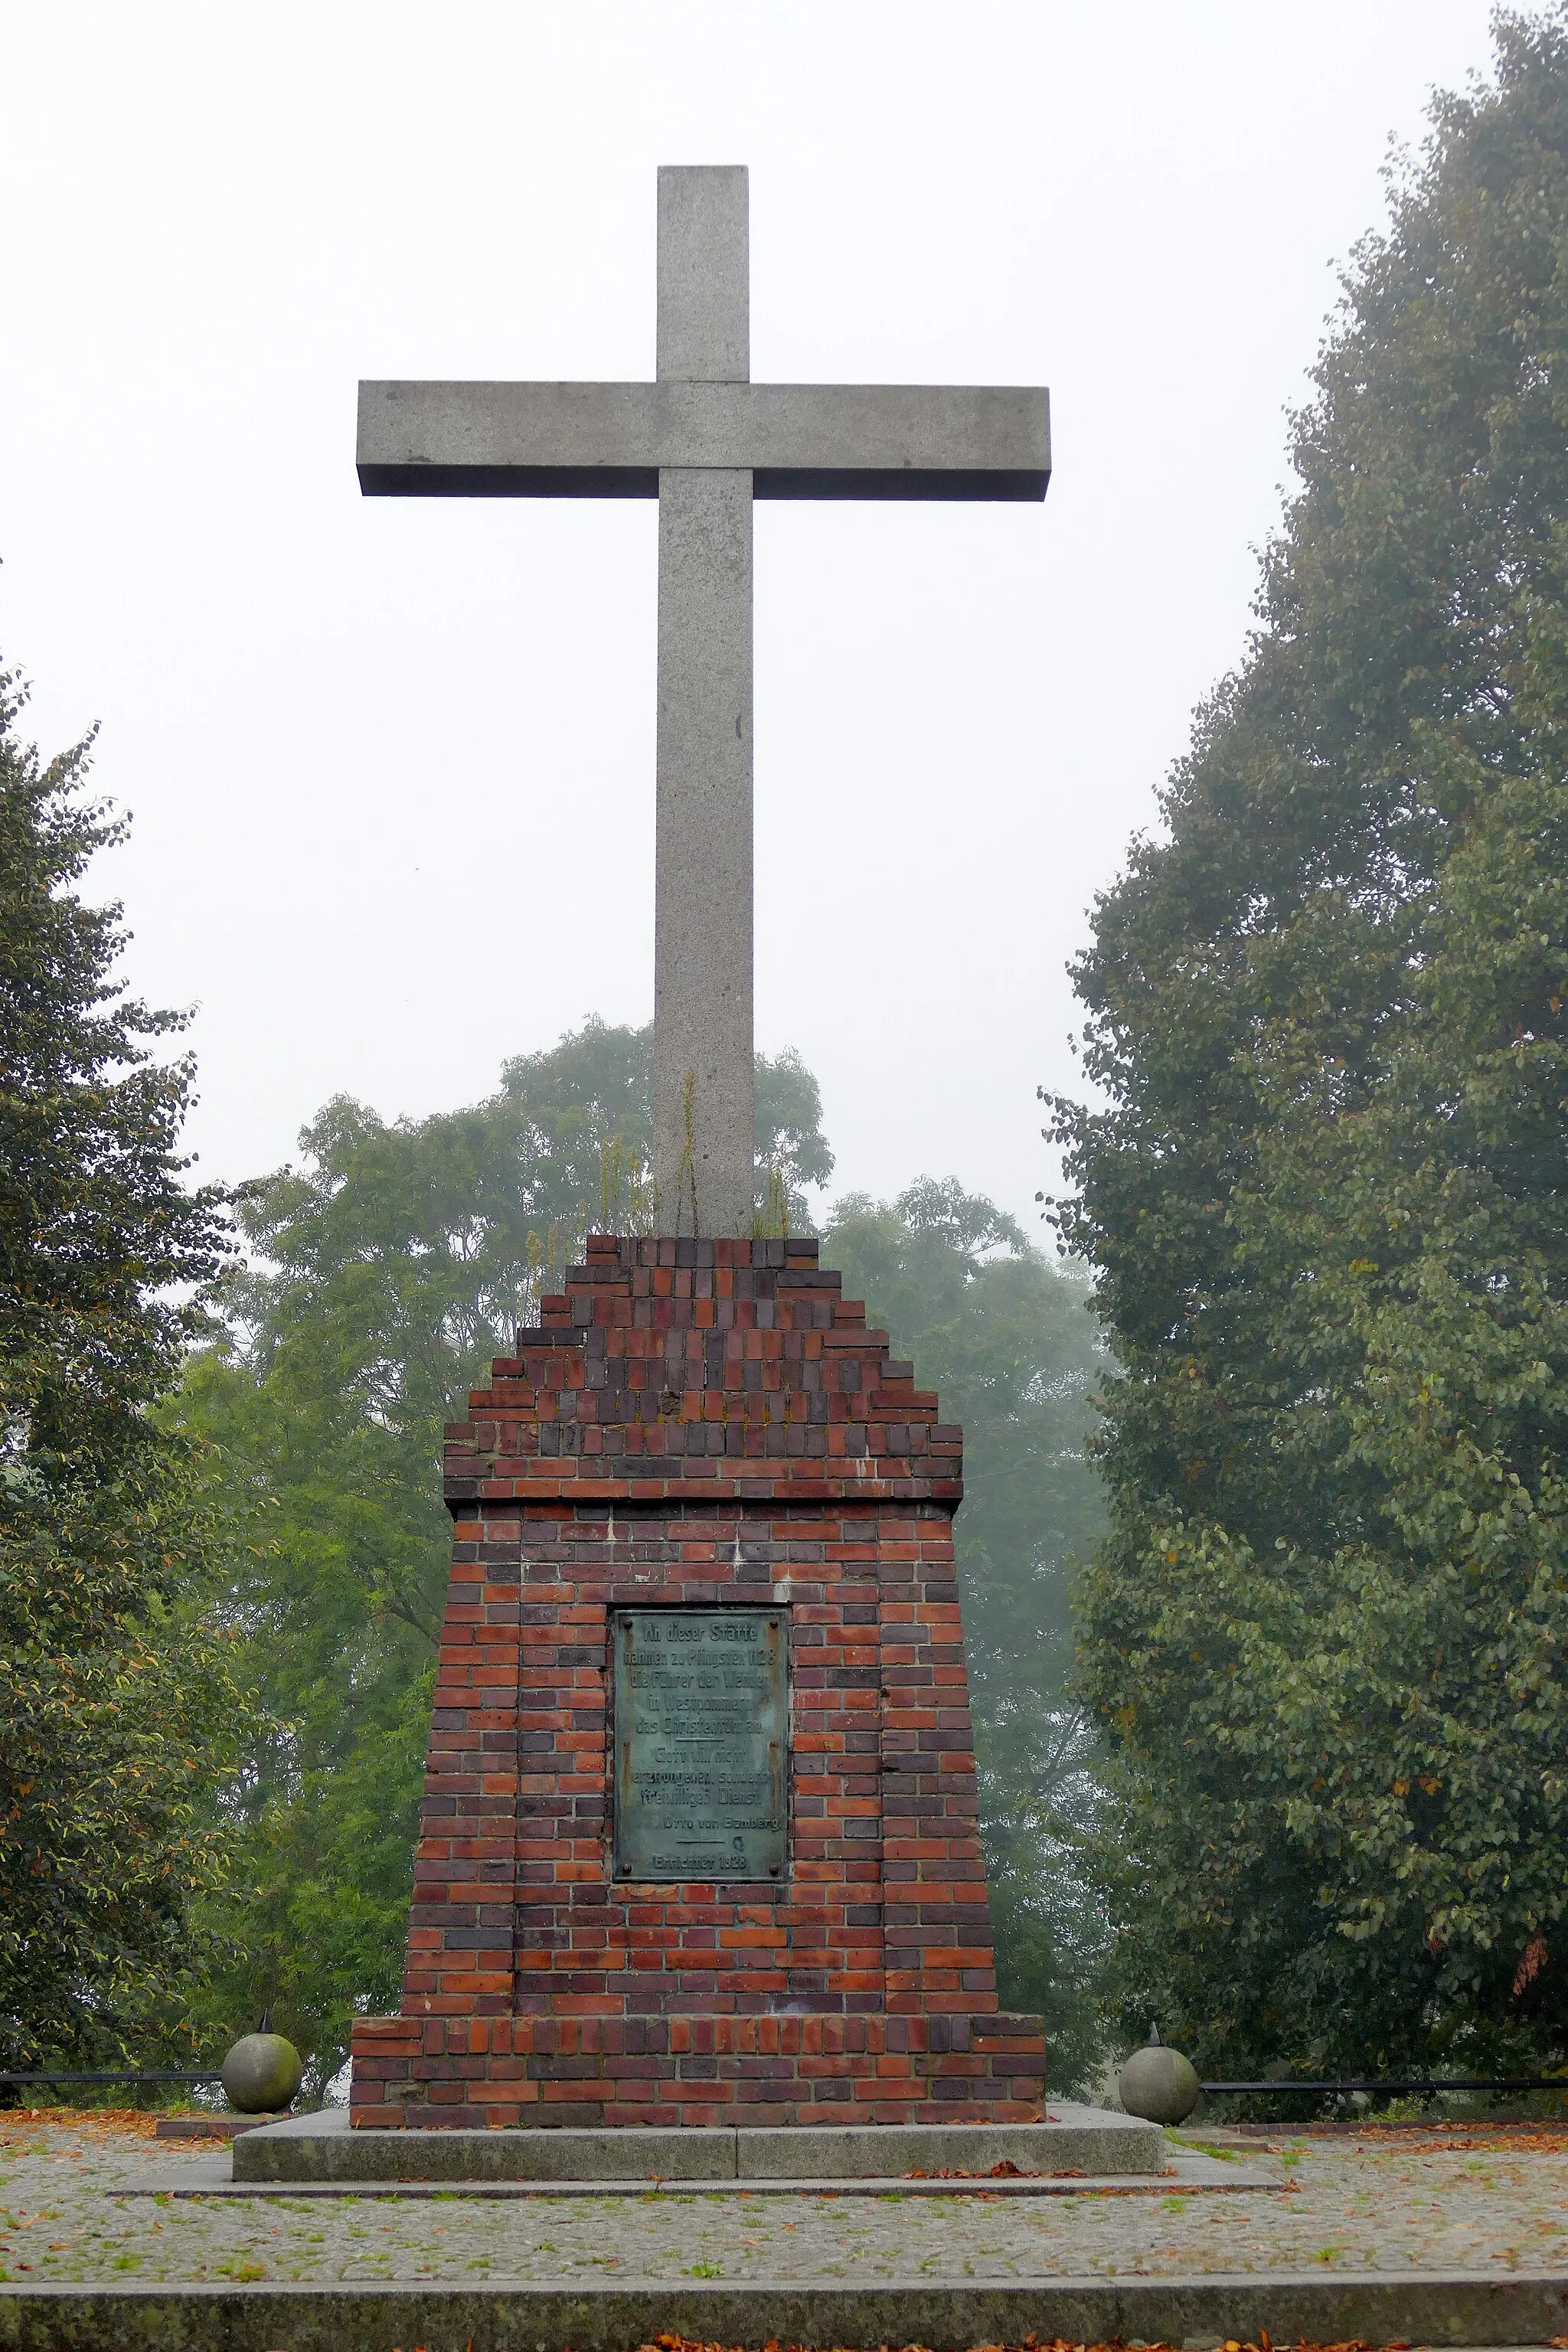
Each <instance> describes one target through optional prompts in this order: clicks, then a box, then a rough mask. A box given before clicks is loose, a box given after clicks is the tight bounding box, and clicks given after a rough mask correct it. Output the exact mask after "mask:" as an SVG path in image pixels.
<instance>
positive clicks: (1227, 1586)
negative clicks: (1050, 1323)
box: [1058, 8, 1568, 2073]
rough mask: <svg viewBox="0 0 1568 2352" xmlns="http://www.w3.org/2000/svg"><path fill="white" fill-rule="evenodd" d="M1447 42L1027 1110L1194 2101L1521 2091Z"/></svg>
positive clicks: (1518, 1226)
mask: <svg viewBox="0 0 1568 2352" xmlns="http://www.w3.org/2000/svg"><path fill="white" fill-rule="evenodd" d="M1497 39H1498V69H1497V78H1496V82H1495V85H1494V86H1491V87H1487V88H1480V87H1478V88H1477V89H1474V90H1473V91H1472V92H1471V94H1470V95H1469V96H1468V97H1465V98H1462V99H1460V98H1447V99H1444V100H1440V101H1439V102H1438V104H1437V105H1436V110H1435V113H1434V118H1433V130H1432V134H1431V138H1430V141H1429V143H1428V145H1427V148H1426V151H1425V153H1424V155H1423V156H1422V157H1421V158H1420V159H1418V161H1417V162H1416V163H1414V164H1412V165H1409V166H1406V167H1405V169H1404V171H1403V173H1402V174H1401V175H1399V176H1398V177H1397V178H1396V180H1395V182H1394V188H1393V198H1394V205H1393V215H1392V222H1391V226H1390V227H1389V229H1388V231H1387V233H1386V235H1384V236H1377V237H1373V238H1369V239H1368V240H1367V241H1366V242H1365V243H1364V244H1363V246H1362V247H1360V248H1359V249H1358V251H1357V254H1356V256H1355V257H1354V264H1353V268H1352V271H1351V273H1350V275H1349V277H1348V279H1347V281H1346V290H1345V298H1344V303H1343V308H1342V313H1341V315H1340V317H1339V319H1338V320H1337V322H1336V324H1335V326H1334V328H1333V331H1332V332H1331V336H1330V338H1329V340H1328V341H1327V342H1326V344H1325V347H1324V349H1323V352H1322V354H1321V359H1320V362H1319V365H1318V368H1317V373H1316V396H1315V397H1314V399H1313V400H1312V402H1311V404H1310V405H1309V406H1308V407H1307V408H1306V409H1305V410H1304V411H1303V412H1302V413H1301V414H1300V415H1299V416H1298V417H1297V418H1296V419H1295V421H1294V439H1293V457H1294V462H1295V467H1296V470H1297V473H1298V475H1299V478H1300V492H1299V494H1298V495H1297V496H1296V497H1295V498H1294V499H1293V500H1292V502H1291V503H1290V505H1289V509H1288V510H1287V515H1286V519H1285V522H1284V525H1283V528H1282V530H1281V531H1280V533H1279V536H1278V538H1277V539H1276V541H1274V543H1273V544H1272V546H1271V547H1270V548H1269V550H1268V554H1267V557H1266V560H1265V563H1264V569H1263V580H1262V587H1261V591H1260V596H1259V602H1258V630H1257V633H1256V635H1255V637H1254V639H1253V643H1252V646H1251V649H1250V652H1249V655H1248V656H1247V661H1246V663H1245V665H1244V667H1242V668H1241V669H1240V671H1239V672H1238V673H1237V675H1236V676H1235V677H1232V678H1231V679H1229V680H1228V681H1227V682H1226V684H1225V686H1224V687H1222V688H1221V689H1220V691H1219V692H1218V694H1217V695H1216V696H1215V699H1214V701H1213V702H1212V704H1211V705H1210V706H1209V707H1208V708H1207V709H1205V711H1204V712H1203V713H1202V714H1201V716H1200V719H1199V723H1198V726H1197V729H1196V732H1195V736H1194V743H1193V747H1192V750H1191V752H1190V755H1189V756H1188V757H1187V758H1186V759H1185V761H1183V762H1182V763H1181V765H1180V766H1179V767H1178V768H1177V769H1176V771H1175V772H1174V773H1173V778H1172V781H1171V783H1170V785H1169V788H1168V790H1167V793H1166V795H1165V803H1164V813H1165V817H1166V822H1167V826H1168V833H1167V835H1165V837H1163V838H1161V839H1159V840H1156V841H1149V842H1145V843H1142V845H1139V846H1138V848H1137V849H1136V851H1135V853H1134V856H1133V857H1132V860H1131V866H1130V867H1129V870H1128V872H1127V874H1126V876H1125V877H1124V879H1123V880H1122V881H1121V883H1120V884H1119V885H1118V886H1117V887H1116V888H1115V889H1113V890H1112V891H1111V892H1110V894H1109V895H1108V896H1107V897H1106V898H1104V899H1103V900H1102V901H1101V903H1100V907H1099V909H1098V915H1097V921H1096V926H1095V935H1094V943H1093V945H1092V947H1091V949H1090V950H1089V953H1088V954H1087V955H1086V957H1085V958H1084V960H1083V962H1082V964H1081V967H1080V970H1079V987H1080V991H1081V993H1082V996H1083V998H1084V1001H1085V1003H1086V1004H1087V1007H1088V1013H1089V1019H1088V1026H1087V1030H1086V1036H1085V1055H1086V1063H1087V1067H1088V1071H1089V1076H1091V1078H1092V1079H1093V1080H1094V1081H1095V1082H1096V1084H1097V1086H1098V1087H1099V1088H1100V1103H1101V1105H1102V1107H1100V1108H1092V1109H1084V1108H1072V1107H1071V1106H1066V1105H1064V1106H1060V1107H1058V1118H1059V1125H1060V1130H1061V1132H1062V1134H1063V1137H1064V1139H1065V1140H1066V1143H1067V1147H1068V1152H1067V1162H1068V1172H1069V1175H1070V1176H1071V1177H1072V1178H1073V1179H1074V1180H1076V1184H1077V1187H1078V1196H1077V1200H1076V1202H1075V1204H1073V1205H1072V1206H1070V1207H1069V1208H1068V1209H1067V1210H1066V1211H1064V1212H1063V1213H1062V1223H1063V1227H1064V1230H1065V1232H1066V1234H1067V1235H1068V1238H1069V1240H1070V1241H1071V1242H1072V1243H1073V1244H1074V1245H1075V1247H1076V1248H1078V1249H1079V1251H1080V1252H1081V1253H1082V1254H1083V1255H1085V1256H1086V1257H1087V1258H1088V1259H1089V1260H1090V1261H1091V1262H1092V1263H1093V1264H1094V1265H1096V1266H1097V1267H1098V1269H1099V1271H1100V1300H1101V1304H1102V1307H1103V1311H1104V1313H1105V1316H1106V1318H1107V1319H1108V1323H1109V1327H1110V1334H1111V1337H1112V1340H1113V1344H1114V1349H1115V1353H1116V1356H1117V1358H1118V1360H1119V1370H1118V1374H1117V1377H1116V1378H1115V1379H1114V1380H1113V1381H1110V1383H1109V1384H1108V1386H1107V1390H1106V1420H1105V1424H1104V1433H1103V1445H1102V1451H1103V1456H1104V1464H1105V1468H1106V1471H1107V1473H1108V1476H1109V1483H1110V1503H1111V1516H1112V1522H1113V1527H1112V1533H1111V1535H1110V1538H1109V1540H1108V1541H1107V1542H1106V1544H1105V1545H1104V1546H1103V1548H1102V1549H1101V1550H1100V1554H1099V1556H1098V1559H1097V1563H1096V1566H1095V1568H1094V1570H1093V1572H1092V1575H1091V1576H1090V1577H1089V1580H1088V1583H1087V1591H1086V1603H1085V1614H1084V1621H1083V1640H1084V1650H1085V1668H1084V1686H1085V1688H1086V1691H1087V1694H1088V1696H1089V1698H1090V1700H1091V1701H1092V1703H1093V1705H1094V1706H1095V1707H1096V1708H1097V1709H1098V1710H1099V1711H1100V1714H1101V1716H1102V1717H1103V1719H1104V1721H1105V1722H1106V1724H1107V1725H1108V1726H1109V1727H1110V1728H1111V1729H1112V1731H1113V1733H1114V1734H1115V1736H1116V1738H1117V1740H1118V1742H1119V1747H1118V1764H1117V1773H1116V1789H1117V1807H1116V1822H1117V1830H1118V1835H1119V1841H1120V1848H1121V1853H1122V1856H1123V1857H1124V1858H1123V1860H1122V1862H1121V1864H1120V1866H1119V1867H1117V1868H1116V1870H1115V1872H1114V1880H1115V1886H1114V1892H1115V1900H1116V1903H1117V1906H1118V1908H1119V1912H1120V1916H1121V1925H1122V1928H1123V1935H1122V1940H1121V1966H1122V1982H1123V1988H1124V1992H1125V1998H1126V2004H1127V2018H1126V2021H1127V2022H1128V2024H1129V2025H1136V2026H1137V2027H1138V2028H1140V2029H1142V2028H1144V2027H1146V2022H1147V2019H1148V2017H1149V2015H1150V2014H1151V2013H1155V2014H1157V2015H1158V2017H1159V2020H1160V2022H1161V2025H1162V2028H1163V2030H1166V2031H1168V2032H1170V2033H1172V2034H1173V2035H1174V2036H1179V2037H1180V2038H1182V2039H1183V2040H1184V2041H1185V2042H1188V2043H1189V2044H1190V2046H1191V2047H1192V2049H1193V2052H1194V2056H1196V2057H1197V2058H1198V2060H1199V2062H1200V2063H1202V2064H1205V2065H1206V2066H1211V2067H1214V2068H1225V2069H1226V2070H1230V2069H1236V2070H1240V2071H1246V2072H1249V2073H1250V2072H1254V2071H1257V2070H1259V2069H1263V2068H1266V2067H1269V2066H1279V2065H1285V2066H1292V2067H1295V2068H1297V2069H1299V2070H1300V2071H1314V2070H1317V2069H1319V2068H1341V2067H1343V2068H1363V2067H1365V2068H1384V2069H1401V2068H1409V2067H1413V2066H1424V2065H1427V2064H1434V2065H1437V2066H1444V2065H1447V2066H1450V2067H1451V2066H1455V2065H1458V2066H1459V2067H1461V2068H1468V2067H1470V2066H1472V2065H1473V2066H1478V2067H1481V2066H1490V2065H1495V2064H1503V2065H1507V2064H1510V2063H1513V2064H1519V2063H1531V2064H1533V2063H1542V2062H1544V2061H1548V2060H1552V2061H1556V2060H1560V2059H1561V2058H1563V2056H1564V2055H1565V2054H1568V2053H1565V2051H1564V2027H1565V2025H1568V1927H1565V1924H1564V1921H1563V1909H1564V1905H1565V1902H1568V1840H1565V1832H1568V1811H1565V1808H1568V1767H1565V1764H1564V1758H1565V1755H1568V1694H1565V1691H1564V1681H1563V1661H1564V1654H1565V1653H1564V1646H1563V1645H1564V1643H1565V1642H1568V1524H1565V1517H1564V1510H1565V1502H1568V1496H1565V1491H1564V1483H1563V1482H1564V1475H1565V1465H1564V1453H1563V1447H1564V1436H1565V1427H1564V1417H1563V1415H1564V1409H1563V1394H1564V1381H1565V1378H1568V1326H1565V1324H1564V1319H1563V1318H1564V1308H1563V1299H1564V1297H1565V1295H1568V1224H1565V1217H1568V1209H1565V1202H1568V1186H1565V1179H1568V1161H1565V1157H1564V1143H1565V1129H1564V1100H1565V1097H1568V1084H1565V1079H1568V1013H1565V1009H1564V1008H1565V1007H1568V665H1565V656H1564V647H1565V646H1568V593H1565V592H1564V579H1565V567H1568V536H1565V526H1568V385H1565V383H1564V376H1563V356H1562V355H1563V352H1564V350H1568V16H1565V15H1564V13H1563V10H1562V9H1561V8H1553V9H1552V10H1550V11H1548V12H1547V13H1546V14H1544V15H1542V16H1539V17H1531V18H1528V19H1525V18H1519V17H1513V16H1503V17H1500V19H1499V20H1498V26H1497ZM1129 1857H1130V1858H1129Z"/></svg>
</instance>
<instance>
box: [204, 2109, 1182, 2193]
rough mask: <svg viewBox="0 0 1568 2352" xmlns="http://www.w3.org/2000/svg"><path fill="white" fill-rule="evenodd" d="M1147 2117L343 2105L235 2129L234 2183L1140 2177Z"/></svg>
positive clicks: (1156, 2147)
mask: <svg viewBox="0 0 1568 2352" xmlns="http://www.w3.org/2000/svg"><path fill="white" fill-rule="evenodd" d="M1168 2160H1169V2159H1168V2157H1167V2153H1166V2147H1165V2137H1164V2134H1163V2132H1162V2131H1161V2129H1160V2127H1159V2126H1158V2125H1157V2124H1149V2123H1142V2122H1140V2121H1139V2120H1138V2119H1137V2118H1136V2117H1134V2116H1123V2115H1118V2114H1115V2113H1113V2112H1112V2111H1111V2110H1110V2109H1109V2108H1104V2107H1086V2106H1079V2105H1076V2104H1074V2103H1071V2102H1068V2101H1063V2100H1058V2101H1057V2102H1056V2103H1055V2104H1054V2105H1053V2106H1052V2109H1051V2112H1050V2119H1049V2120H1048V2121H1047V2122H1045V2123H1037V2124H867V2125H854V2124H849V2125H842V2126H839V2125H834V2126H826V2127H824V2126H816V2125H811V2124H801V2125H795V2126H788V2127H784V2128H780V2129H776V2130H774V2129H770V2128H768V2127H766V2126H740V2127H738V2128H732V2127H729V2126H704V2127H702V2128H700V2129H693V2128H690V2127H687V2128H683V2129H679V2130H675V2129H670V2130H661V2129H659V2128H658V2127H657V2126H646V2125H634V2126H626V2128H624V2129H621V2130H610V2131H604V2130H600V2131H595V2130H590V2129H584V2128H568V2129H565V2130H559V2131H552V2130H529V2131H514V2130H499V2131H467V2130H463V2129H461V2128H458V2129H450V2130H441V2131H421V2130H411V2131H408V2130H405V2131H376V2132H364V2131H358V2132H356V2131H351V2129H350V2128H349V2124H348V2117H347V2115H346V2114H345V2112H344V2111H343V2110H342V2108H327V2109H324V2110H322V2112H321V2113H320V2114H318V2115H312V2116H288V2117H287V2118H286V2119H285V2120H284V2121H283V2122H281V2123H276V2124H268V2125H265V2126H263V2127H262V2128H261V2129H260V2130H259V2131H250V2132H247V2133H246V2134H245V2136H244V2137H243V2138H239V2139H237V2140H236V2141H235V2144H234V2174H233V2178H234V2179H235V2180H236V2181H237V2182H239V2181H246V2182H258V2181H289V2182H305V2181H342V2182H349V2181H366V2182H368V2181H399V2180H403V2181H421V2180H436V2181H459V2180H461V2181H485V2180H539V2181H548V2180H560V2181H598V2182H610V2181H614V2182H616V2183H617V2184H621V2183H626V2182H628V2181H630V2182H636V2183H639V2184H641V2183H646V2182H647V2181H649V2180H682V2181H723V2180H755V2181H761V2180H770V2179H772V2180H789V2181H803V2180H810V2181H812V2182H814V2183H815V2182H818V2181H828V2180H855V2179H881V2180H887V2179H910V2177H911V2176H916V2177H919V2176H924V2177H926V2178H933V2177H937V2176H941V2175H942V2174H949V2175H955V2174H956V2175H965V2174H967V2175H969V2176H971V2177H972V2178H973V2177H976V2176H981V2175H984V2174H988V2173H990V2172H991V2170H992V2168H993V2167H994V2166H995V2165H999V2164H1010V2165H1016V2166H1017V2168H1018V2170H1019V2172H1020V2173H1026V2174H1036V2175H1047V2174H1056V2175H1058V2176H1064V2175H1069V2174H1079V2175H1080V2176H1093V2177H1096V2178H1098V2177H1102V2176H1105V2175H1123V2176H1125V2175H1130V2174H1131V2175H1143V2176H1152V2175H1158V2174H1160V2173H1162V2172H1163V2169H1164V2168H1165V2165H1166V2163H1167V2162H1168Z"/></svg>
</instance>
